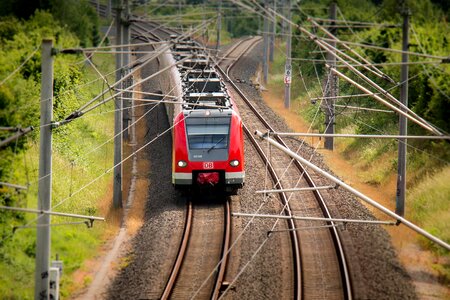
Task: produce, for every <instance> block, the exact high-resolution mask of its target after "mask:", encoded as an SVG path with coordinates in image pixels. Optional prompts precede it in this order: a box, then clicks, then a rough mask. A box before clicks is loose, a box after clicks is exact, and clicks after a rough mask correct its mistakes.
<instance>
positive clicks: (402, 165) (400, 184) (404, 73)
mask: <svg viewBox="0 0 450 300" xmlns="http://www.w3.org/2000/svg"><path fill="white" fill-rule="evenodd" d="M401 13H402V15H403V27H402V31H403V45H402V50H403V53H402V63H403V64H402V69H401V74H400V82H401V88H400V101H401V102H402V103H403V104H404V105H405V106H408V71H409V68H408V53H407V51H408V50H409V16H410V14H411V12H410V10H409V9H408V8H407V7H406V5H405V3H404V2H403V7H402V12H401ZM400 109H401V110H403V111H404V112H405V113H406V110H405V109H403V108H400ZM399 126H400V135H402V136H406V135H407V133H408V120H407V119H406V117H405V116H404V115H400V116H399ZM397 168H398V173H397V193H396V205H395V212H396V214H398V215H400V216H403V215H404V214H405V194H406V139H399V140H398V166H397Z"/></svg>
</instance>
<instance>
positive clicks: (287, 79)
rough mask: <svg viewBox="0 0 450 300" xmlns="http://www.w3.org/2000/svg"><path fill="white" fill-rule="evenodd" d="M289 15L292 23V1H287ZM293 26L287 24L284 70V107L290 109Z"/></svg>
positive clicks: (288, 17)
mask: <svg viewBox="0 0 450 300" xmlns="http://www.w3.org/2000/svg"><path fill="white" fill-rule="evenodd" d="M285 4H286V5H287V10H286V12H287V15H286V18H287V19H288V20H289V21H291V17H292V16H291V0H286V2H285ZM291 35H292V26H291V23H290V22H288V24H287V36H286V65H285V69H284V107H285V108H287V109H289V108H290V107H291V80H292V65H291V54H292V53H291V52H292V51H291V41H292V37H291Z"/></svg>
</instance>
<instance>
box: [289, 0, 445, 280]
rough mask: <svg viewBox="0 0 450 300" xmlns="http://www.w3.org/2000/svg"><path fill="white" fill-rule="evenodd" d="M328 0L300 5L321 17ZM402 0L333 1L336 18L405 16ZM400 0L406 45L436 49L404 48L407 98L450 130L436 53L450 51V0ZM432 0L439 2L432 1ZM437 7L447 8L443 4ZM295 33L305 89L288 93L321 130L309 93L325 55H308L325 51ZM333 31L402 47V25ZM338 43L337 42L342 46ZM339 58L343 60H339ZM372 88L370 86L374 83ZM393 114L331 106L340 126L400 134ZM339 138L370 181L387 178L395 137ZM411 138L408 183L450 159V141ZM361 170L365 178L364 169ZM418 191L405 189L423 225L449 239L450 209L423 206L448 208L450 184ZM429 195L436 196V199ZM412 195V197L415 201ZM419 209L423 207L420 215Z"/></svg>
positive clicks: (377, 55)
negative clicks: (407, 21)
mask: <svg viewBox="0 0 450 300" xmlns="http://www.w3.org/2000/svg"><path fill="white" fill-rule="evenodd" d="M329 2H330V1H325V0H323V1H302V4H301V8H302V10H303V12H305V13H306V14H308V15H311V16H314V17H318V18H328V14H329V13H328V5H329ZM447 2H448V1H447ZM399 3H401V1H395V0H384V1H381V0H380V1H378V0H373V1H359V0H358V1H356V0H350V1H338V7H339V10H340V12H341V13H342V14H341V13H339V12H338V19H340V20H343V19H345V20H347V21H364V22H374V23H380V24H381V23H383V24H394V25H395V24H398V25H401V24H402V21H403V16H402V14H401V12H402V9H403V8H405V7H403V6H401V5H400V4H399ZM405 3H407V5H408V8H409V11H410V13H411V15H410V25H411V26H410V31H409V36H410V42H409V51H411V52H417V53H423V54H428V55H431V56H435V58H433V57H420V56H417V55H409V60H410V61H411V62H413V63H414V64H412V65H410V67H409V76H408V77H409V78H410V80H409V82H408V84H409V89H408V90H409V95H408V102H409V104H408V106H409V107H410V108H411V109H412V110H413V111H414V112H416V113H417V114H418V115H420V116H421V117H423V118H424V119H426V120H427V121H429V122H431V123H432V124H434V125H435V126H437V127H438V128H440V129H441V130H443V131H444V132H450V122H449V118H448V112H449V111H450V66H449V65H448V64H442V63H440V62H441V59H440V58H439V57H448V54H449V53H450V41H449V36H450V28H449V26H448V4H447V6H445V5H443V4H442V1H430V0H421V1H406V2H405ZM436 3H437V4H438V5H435V4H436ZM439 7H441V8H444V11H442V10H441V9H440V8H439ZM445 7H447V9H445ZM296 20H297V21H296V22H298V24H303V25H309V23H308V22H307V21H306V17H305V16H304V15H303V14H302V15H300V16H297V18H296ZM307 29H311V30H312V31H313V32H314V33H317V34H318V35H319V36H325V35H324V34H323V33H322V32H321V31H320V30H318V29H315V28H308V27H307ZM294 34H295V35H300V36H302V37H300V38H297V39H293V57H294V58H296V59H299V60H294V62H295V66H294V70H299V71H298V73H301V74H302V77H303V78H302V79H301V80H302V81H303V82H304V84H303V83H300V85H302V86H303V85H306V87H307V89H308V91H309V94H308V93H306V90H305V89H304V88H301V89H300V90H299V91H297V92H295V93H293V96H294V97H296V98H297V99H298V101H300V102H301V105H300V107H301V108H302V111H301V112H300V113H301V115H302V116H303V117H305V118H306V119H307V120H308V121H311V122H312V121H314V123H313V126H314V128H315V129H316V130H319V131H323V130H324V125H323V122H324V121H323V115H324V114H323V111H321V113H320V118H317V117H316V112H317V111H318V110H319V107H320V103H319V101H317V103H316V104H314V105H311V103H310V97H321V96H323V92H322V88H323V86H321V84H320V83H319V82H320V81H321V82H324V81H325V80H324V78H325V76H326V73H325V72H326V71H327V70H326V68H324V63H323V62H313V61H311V60H323V59H326V56H325V54H323V53H320V52H318V50H319V49H320V48H319V47H318V46H317V45H316V43H314V42H313V41H311V40H309V39H306V38H304V35H302V34H301V33H300V32H299V31H298V30H295V32H294ZM337 35H338V37H340V38H341V39H342V40H348V41H352V42H355V43H362V44H370V45H375V46H379V47H385V48H391V49H397V50H401V48H402V28H401V26H397V27H370V28H352V29H351V30H350V29H343V28H342V29H341V28H339V29H338V33H337ZM351 47H352V48H353V49H354V50H356V51H357V52H358V53H359V54H361V55H362V56H363V57H365V58H367V59H368V60H369V61H371V62H374V63H398V62H400V61H401V54H400V53H394V52H390V51H380V50H378V49H370V48H366V47H356V46H351ZM338 48H339V49H342V47H338ZM347 52H348V51H347ZM430 62H433V63H430ZM338 65H340V63H339V62H338ZM379 68H380V69H381V70H382V71H383V72H384V73H385V74H386V75H387V76H389V77H390V78H392V79H393V80H394V81H396V82H399V81H400V66H399V65H391V66H380V67H379ZM339 70H340V71H341V72H343V73H344V74H346V75H347V76H349V77H350V78H352V79H353V80H355V81H356V82H358V83H360V84H363V85H364V86H366V87H368V85H367V84H366V83H365V82H364V81H363V80H361V79H359V78H358V77H357V76H355V74H354V73H353V72H351V71H349V70H348V68H339ZM361 71H362V73H364V74H365V75H366V76H367V77H369V78H370V79H371V80H372V81H374V82H375V83H377V84H378V85H379V86H381V87H382V88H383V89H385V90H389V92H390V93H391V94H392V95H393V96H394V97H396V98H397V99H399V98H400V89H399V88H398V87H396V88H393V86H394V84H393V83H391V82H388V81H387V80H384V79H381V78H378V77H376V76H375V75H373V74H371V73H369V72H367V71H364V70H362V69H361ZM294 78H295V77H294ZM296 82H297V81H296ZM370 89H371V88H370ZM371 90H372V91H375V90H374V89H371ZM359 93H361V91H360V90H359V89H357V88H355V87H353V85H351V84H349V83H347V82H346V81H345V80H344V79H339V94H340V95H353V94H359ZM337 104H340V105H343V106H359V107H367V108H376V109H387V107H386V106H384V105H383V104H381V103H379V102H378V101H375V100H374V99H373V98H371V97H352V98H346V99H339V100H337ZM398 119H399V117H398V114H396V113H380V112H369V111H353V110H351V109H349V108H340V107H339V108H336V128H337V132H342V133H360V134H379V133H390V134H397V133H398ZM408 133H409V134H411V135H424V134H430V133H429V132H427V131H426V130H425V129H423V128H422V127H419V126H418V125H416V124H414V123H413V122H411V121H409V122H408ZM336 143H337V147H338V148H339V149H341V150H342V151H343V154H344V155H345V156H346V157H347V158H348V159H349V160H350V161H351V163H353V164H357V165H358V168H360V169H361V170H362V172H367V182H368V183H371V184H376V185H378V184H380V183H382V182H383V181H385V180H386V179H388V178H389V176H391V174H393V173H395V170H396V168H397V147H398V146H397V142H396V141H391V142H387V141H385V140H383V141H382V142H380V141H371V140H368V139H353V140H345V141H341V140H336ZM408 144H409V146H410V147H408V154H407V155H408V156H407V169H408V171H407V172H408V187H412V186H414V185H416V184H417V183H419V182H421V181H422V180H424V178H428V176H433V173H434V172H437V171H439V170H441V169H442V168H445V167H446V166H447V165H448V161H449V160H450V144H449V143H448V142H442V141H431V140H430V141H424V140H410V141H408ZM447 173H448V172H447ZM447 173H445V174H442V173H441V174H439V175H436V178H445V179H448V174H447ZM364 174H365V173H364ZM363 176H364V178H366V175H363ZM447 181H448V180H447ZM447 185H448V183H447ZM420 193H421V194H420V195H419V193H418V192H413V193H411V194H410V196H408V198H409V199H410V201H411V203H412V205H413V207H412V209H411V210H412V214H416V213H417V220H420V222H421V223H422V224H424V226H427V228H428V229H429V230H430V232H434V233H435V234H436V235H437V236H440V237H444V239H446V240H447V241H448V236H447V235H446V234H447V233H448V232H449V230H448V225H447V224H449V220H450V219H449V215H448V214H445V213H443V214H442V215H439V216H438V215H437V210H436V214H435V212H433V208H431V209H430V210H428V207H432V206H434V205H435V204H436V205H438V206H440V209H439V210H440V212H444V211H445V212H448V207H447V206H446V205H444V204H442V202H446V203H447V204H448V196H449V195H450V191H449V190H448V189H443V188H442V187H441V186H440V185H439V184H437V183H436V184H435V186H433V185H427V186H424V187H423V190H422V191H421V192H420ZM435 193H438V194H435ZM423 197H428V199H427V200H425V198H423ZM434 199H436V201H437V202H438V203H434ZM416 201H417V205H414V203H416ZM431 202H433V204H431ZM424 203H425V204H424ZM425 206H426V207H425ZM422 212H423V214H424V215H422ZM427 222H429V224H427V225H426V224H425V223H427ZM425 244H426V245H427V247H430V248H432V249H434V250H437V248H435V246H432V245H431V244H430V243H428V242H427V243H425ZM439 251H440V250H439ZM444 273H445V272H444ZM447 273H448V269H447Z"/></svg>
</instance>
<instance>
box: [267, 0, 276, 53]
mask: <svg viewBox="0 0 450 300" xmlns="http://www.w3.org/2000/svg"><path fill="white" fill-rule="evenodd" d="M273 11H274V12H273V13H272V16H271V18H270V43H269V61H273V54H274V53H273V52H274V44H275V32H276V28H277V27H276V14H275V12H276V11H277V1H276V0H273Z"/></svg>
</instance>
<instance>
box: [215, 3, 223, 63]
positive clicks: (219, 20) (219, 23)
mask: <svg viewBox="0 0 450 300" xmlns="http://www.w3.org/2000/svg"><path fill="white" fill-rule="evenodd" d="M220 31H222V0H219V6H217V41H216V55H217V54H219V47H220Z"/></svg>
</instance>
